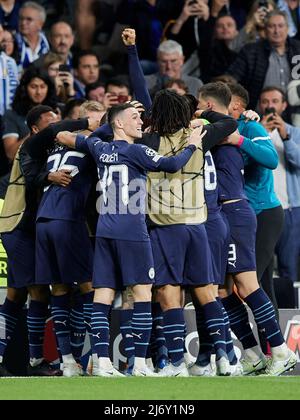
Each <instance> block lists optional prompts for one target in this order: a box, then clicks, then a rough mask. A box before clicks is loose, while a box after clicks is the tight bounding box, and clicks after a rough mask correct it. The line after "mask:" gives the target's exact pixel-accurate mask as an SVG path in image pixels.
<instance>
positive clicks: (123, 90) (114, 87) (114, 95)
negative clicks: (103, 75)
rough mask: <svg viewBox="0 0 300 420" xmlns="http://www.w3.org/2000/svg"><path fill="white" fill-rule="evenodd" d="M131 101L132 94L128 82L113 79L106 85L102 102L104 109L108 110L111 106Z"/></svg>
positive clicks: (119, 78)
mask: <svg viewBox="0 0 300 420" xmlns="http://www.w3.org/2000/svg"><path fill="white" fill-rule="evenodd" d="M131 99H132V94H131V90H130V87H129V82H128V80H124V78H123V77H115V78H113V79H110V80H109V81H108V82H107V83H106V87H105V96H104V100H103V104H104V107H105V109H109V108H111V107H112V106H113V105H117V104H121V103H125V102H127V101H131Z"/></svg>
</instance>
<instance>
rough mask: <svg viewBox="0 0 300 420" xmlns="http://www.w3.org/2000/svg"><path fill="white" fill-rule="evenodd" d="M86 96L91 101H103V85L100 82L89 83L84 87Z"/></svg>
mask: <svg viewBox="0 0 300 420" xmlns="http://www.w3.org/2000/svg"><path fill="white" fill-rule="evenodd" d="M85 92H86V98H87V99H89V100H91V101H97V102H101V103H103V100H104V96H105V86H104V85H103V83H102V82H99V81H98V82H96V83H91V84H90V85H87V87H86V89H85Z"/></svg>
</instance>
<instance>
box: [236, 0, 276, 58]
mask: <svg viewBox="0 0 300 420" xmlns="http://www.w3.org/2000/svg"><path fill="white" fill-rule="evenodd" d="M262 4H263V3H262V2H261V1H260V0H256V1H254V3H253V5H252V7H251V10H250V12H249V14H248V16H247V20H246V25H245V26H244V27H243V28H242V29H241V30H240V32H239V35H238V37H237V39H236V45H235V48H234V49H235V51H237V52H238V51H240V50H241V48H242V47H243V46H244V45H245V44H247V43H249V42H256V41H258V40H260V39H265V38H266V17H267V15H268V13H270V12H272V11H273V10H274V9H275V7H276V4H275V2H274V1H273V0H267V1H266V4H265V5H264V6H262Z"/></svg>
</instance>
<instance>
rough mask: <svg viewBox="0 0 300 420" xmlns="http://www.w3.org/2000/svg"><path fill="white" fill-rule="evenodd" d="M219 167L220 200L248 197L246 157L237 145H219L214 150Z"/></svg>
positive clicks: (215, 160)
mask: <svg viewBox="0 0 300 420" xmlns="http://www.w3.org/2000/svg"><path fill="white" fill-rule="evenodd" d="M212 154H213V159H214V162H215V166H216V169H217V177H218V187H219V201H220V202H223V201H229V200H238V199H247V197H246V194H245V191H244V188H245V180H244V159H243V156H242V154H241V152H240V150H239V148H238V147H236V146H231V145H224V146H217V147H215V148H214V149H213V151H212Z"/></svg>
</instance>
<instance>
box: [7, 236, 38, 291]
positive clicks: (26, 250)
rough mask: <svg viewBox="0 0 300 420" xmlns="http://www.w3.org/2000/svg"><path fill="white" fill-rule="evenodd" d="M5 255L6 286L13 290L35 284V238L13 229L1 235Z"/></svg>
mask: <svg viewBox="0 0 300 420" xmlns="http://www.w3.org/2000/svg"><path fill="white" fill-rule="evenodd" d="M1 238H2V243H3V246H4V248H5V250H6V253H7V262H8V273H7V286H8V287H11V288H14V289H22V288H23V287H28V286H32V285H34V284H35V237H34V235H32V234H30V233H27V232H23V231H21V230H18V229H15V230H14V231H13V232H11V233H2V234H1Z"/></svg>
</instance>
